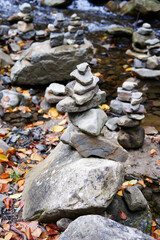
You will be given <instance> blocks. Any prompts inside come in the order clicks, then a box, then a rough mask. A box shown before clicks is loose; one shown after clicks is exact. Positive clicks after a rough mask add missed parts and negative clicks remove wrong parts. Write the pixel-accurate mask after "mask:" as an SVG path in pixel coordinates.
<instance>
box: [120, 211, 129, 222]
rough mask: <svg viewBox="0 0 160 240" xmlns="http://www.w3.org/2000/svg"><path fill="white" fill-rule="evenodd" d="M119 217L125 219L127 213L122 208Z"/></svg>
mask: <svg viewBox="0 0 160 240" xmlns="http://www.w3.org/2000/svg"><path fill="white" fill-rule="evenodd" d="M120 218H121V219H123V220H126V219H127V215H126V214H125V213H124V212H123V211H122V210H121V211H120Z"/></svg>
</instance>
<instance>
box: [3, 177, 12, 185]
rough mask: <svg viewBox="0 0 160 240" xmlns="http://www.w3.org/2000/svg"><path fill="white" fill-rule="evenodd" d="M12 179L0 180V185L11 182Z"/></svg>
mask: <svg viewBox="0 0 160 240" xmlns="http://www.w3.org/2000/svg"><path fill="white" fill-rule="evenodd" d="M12 180H13V179H12V178H7V179H0V184H3V183H9V182H12Z"/></svg>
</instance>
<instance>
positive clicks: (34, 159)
mask: <svg viewBox="0 0 160 240" xmlns="http://www.w3.org/2000/svg"><path fill="white" fill-rule="evenodd" d="M31 160H32V161H42V160H43V158H42V157H41V156H40V155H39V154H38V153H32V155H31Z"/></svg>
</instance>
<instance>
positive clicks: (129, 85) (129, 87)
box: [122, 81, 137, 91]
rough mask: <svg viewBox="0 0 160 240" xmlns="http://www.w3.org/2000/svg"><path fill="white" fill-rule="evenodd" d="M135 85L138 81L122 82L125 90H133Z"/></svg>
mask: <svg viewBox="0 0 160 240" xmlns="http://www.w3.org/2000/svg"><path fill="white" fill-rule="evenodd" d="M135 87H137V83H136V82H130V81H125V82H124V83H123V84H122V88H123V89H124V90H127V91H131V90H133V89H134V88H135Z"/></svg>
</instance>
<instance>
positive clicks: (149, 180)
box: [145, 178, 153, 183]
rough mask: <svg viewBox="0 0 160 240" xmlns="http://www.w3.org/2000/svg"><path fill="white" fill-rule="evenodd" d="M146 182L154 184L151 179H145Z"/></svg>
mask: <svg viewBox="0 0 160 240" xmlns="http://www.w3.org/2000/svg"><path fill="white" fill-rule="evenodd" d="M145 181H147V182H150V183H153V181H152V180H151V179H150V178H145Z"/></svg>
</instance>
